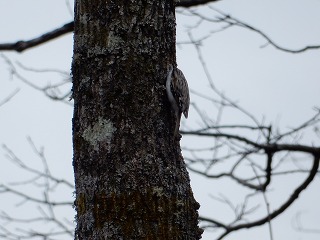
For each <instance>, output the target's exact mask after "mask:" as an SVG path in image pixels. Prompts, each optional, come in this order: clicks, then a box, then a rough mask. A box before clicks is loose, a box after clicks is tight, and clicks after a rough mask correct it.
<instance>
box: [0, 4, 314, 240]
mask: <svg viewBox="0 0 320 240" xmlns="http://www.w3.org/2000/svg"><path fill="white" fill-rule="evenodd" d="M66 2H68V1H65V0H55V1H53V0H28V1H21V0H10V1H7V0H0V19H1V20H0V29H1V33H0V42H1V43H4V42H13V41H16V40H20V39H30V38H33V37H36V36H38V35H40V34H41V33H43V32H46V31H49V30H52V29H54V28H56V27H59V26H61V25H63V24H65V23H67V22H69V21H70V20H72V15H71V13H70V11H69V10H68V7H67V5H66ZM71 2H72V1H71ZM212 6H214V7H216V8H218V9H220V10H222V11H224V12H226V13H229V14H230V15H232V16H233V17H235V18H238V19H239V20H242V21H244V22H246V23H248V24H250V25H252V26H254V27H256V28H258V29H260V30H262V31H263V32H265V33H266V34H267V35H268V36H269V37H270V38H271V39H273V40H274V41H275V42H276V43H277V44H279V45H281V46H282V47H286V48H289V49H299V48H302V47H304V46H306V45H316V44H317V45H319V44H320V27H319V23H320V14H319V10H320V1H319V0H308V1H298V0H290V1H289V0H281V1H275V0H273V1H257V0H246V1H245V0H243V1H239V0H223V1H220V2H219V3H216V4H213V5H212ZM71 8H72V7H71ZM180 10H181V9H180ZM197 11H199V12H201V13H203V14H206V15H207V16H211V17H212V16H213V15H212V11H210V10H208V9H206V8H205V7H203V8H197ZM194 22H195V18H192V17H186V16H182V15H179V14H178V15H177V42H183V41H187V40H188V35H187V33H186V26H191V25H192V24H194ZM213 30H217V27H216V25H213V24H205V23H204V24H202V25H201V26H200V28H198V29H197V30H196V31H194V33H193V36H194V38H195V39H197V38H198V37H199V36H204V35H206V34H207V33H208V32H209V31H213ZM265 43H266V41H265V39H263V38H262V37H261V36H259V35H258V34H255V33H253V32H250V31H248V30H246V29H241V28H237V27H234V28H231V29H229V30H227V31H224V32H220V33H216V34H214V35H212V36H211V37H210V38H208V39H207V40H205V41H204V42H203V45H202V48H201V50H202V52H203V56H204V59H205V61H206V64H207V67H208V68H209V70H210V74H211V76H212V78H213V81H214V83H215V84H216V86H217V88H219V89H220V90H221V91H223V92H224V93H225V94H226V95H227V96H228V97H229V98H231V99H233V100H236V101H237V102H238V103H240V104H241V105H242V106H243V107H244V108H246V109H247V110H248V111H250V112H251V113H253V114H254V115H255V116H256V117H257V118H258V119H262V118H263V117H265V121H266V123H273V124H276V125H277V126H279V127H281V128H282V129H288V128H289V127H294V126H297V125H299V124H301V123H302V122H303V121H305V120H307V119H308V118H310V117H311V116H312V115H313V114H314V110H313V107H315V106H317V105H318V106H319V89H320V86H319V85H320V84H319V79H320V71H319V69H320V68H319V59H320V50H313V51H307V52H305V53H302V54H290V53H285V52H282V51H279V50H276V49H275V48H274V47H272V46H267V47H265V48H261V46H262V45H264V44H265ZM4 54H5V56H7V57H8V58H9V59H11V60H12V61H13V62H15V61H19V62H21V63H23V64H24V65H25V66H28V67H32V68H37V69H51V68H54V69H61V70H65V71H69V69H70V65H71V58H72V35H71V34H69V35H67V36H64V37H61V38H59V39H57V40H55V41H51V42H49V43H47V44H44V45H41V46H39V47H37V48H34V49H31V50H27V51H26V52H24V53H22V54H18V53H9V52H6V53H4ZM177 61H178V65H179V67H180V68H181V69H182V70H183V71H184V74H185V75H186V77H187V79H188V81H189V87H190V88H192V89H194V90H197V91H199V92H203V93H209V91H208V81H207V80H206V77H205V75H204V72H203V70H202V68H201V65H200V62H199V59H198V57H197V54H196V52H195V49H194V47H193V46H191V45H189V44H184V45H179V47H177ZM21 73H23V76H25V77H27V78H28V79H30V80H32V81H33V82H34V83H37V84H39V85H41V86H46V85H47V84H48V83H51V84H53V83H55V82H56V79H60V76H59V75H57V74H35V73H30V72H28V71H22V72H21ZM0 79H1V86H2V87H1V88H0V102H1V100H2V99H4V98H5V97H6V96H8V95H10V94H11V93H12V92H14V91H15V90H16V89H20V91H19V92H18V93H17V94H16V95H15V97H14V98H13V99H12V100H11V101H10V102H8V103H7V104H5V105H3V106H2V107H1V108H0V115H1V118H0V142H1V144H6V145H7V146H8V147H9V148H11V149H12V150H13V151H14V152H15V154H17V155H18V156H20V157H21V159H23V160H25V161H26V162H27V163H28V164H30V165H31V166H36V167H37V166H41V162H40V160H39V159H38V158H37V157H36V156H35V154H34V153H33V151H32V149H31V148H30V145H29V144H28V141H27V139H26V137H27V136H30V137H31V138H32V140H33V141H34V143H35V145H36V146H38V147H40V146H43V147H44V149H45V155H46V157H47V159H48V162H49V167H50V170H51V171H52V172H53V173H55V174H57V175H59V176H60V177H61V178H62V177H63V178H67V179H68V180H70V181H71V182H72V181H73V176H72V172H73V170H72V142H71V118H72V107H71V106H68V105H66V104H63V103H59V102H53V101H51V100H49V99H47V98H46V97H45V96H44V94H43V93H41V92H38V91H36V90H34V89H32V88H30V87H29V86H27V85H26V84H25V83H23V82H21V81H19V80H18V79H16V78H14V79H10V72H9V71H8V66H7V65H6V64H5V63H4V61H3V59H1V58H0ZM191 99H192V101H198V100H199V99H198V98H197V97H195V96H193V95H191ZM199 101H200V104H201V106H203V107H204V108H206V109H208V110H206V111H207V114H208V115H209V116H212V117H215V114H216V112H215V111H210V109H211V108H212V106H210V105H209V104H207V103H205V102H201V100H199ZM197 103H198V102H197ZM196 115H197V114H196V113H195V111H194V110H193V109H192V108H191V110H190V113H189V116H190V119H188V120H187V121H183V126H185V127H186V128H195V127H197V126H198V124H199V119H198V118H197V116H196ZM223 121H224V122H225V123H238V122H246V121H247V119H243V118H242V116H240V115H239V116H238V115H233V113H232V112H226V113H225V114H224V115H223ZM317 141H318V142H317ZM302 142H303V143H307V144H309V143H310V142H314V144H315V145H319V139H316V138H315V136H314V135H313V134H312V133H311V132H310V133H307V134H306V135H304V136H303V139H302ZM191 144H192V145H194V140H192V139H191V138H190V137H184V139H183V140H182V145H183V146H189V145H191ZM0 161H1V166H2V167H1V168H0V183H7V182H13V181H17V180H19V179H28V177H29V176H25V175H23V173H22V172H20V171H17V168H16V167H15V166H14V165H12V164H10V163H8V161H7V160H6V158H5V151H4V150H3V149H2V148H1V149H0ZM301 164H303V165H304V166H308V163H305V162H302V163H301ZM244 174H245V173H244ZM302 180H304V177H301V178H300V177H298V178H295V179H279V182H276V183H274V184H273V185H272V192H271V193H270V200H271V203H272V206H277V204H279V203H280V202H281V201H283V200H284V199H286V198H287V194H288V189H289V188H290V187H292V186H294V185H293V184H294V183H298V182H300V181H302ZM191 181H192V186H193V191H194V193H195V197H196V199H197V200H198V201H199V202H200V203H201V209H200V213H202V214H204V215H206V216H208V217H210V216H213V217H214V218H216V219H225V220H226V221H227V219H228V217H229V216H232V212H230V210H228V209H227V208H226V207H225V206H222V205H221V204H219V203H217V202H216V201H214V200H212V198H211V197H210V195H209V194H213V195H218V194H219V193H222V194H224V195H225V196H228V197H229V198H230V199H233V200H234V201H235V203H237V201H238V198H241V197H240V196H241V195H242V192H241V189H238V188H236V187H234V184H232V183H231V182H230V181H227V180H221V181H220V180H219V181H210V182H209V181H207V180H206V179H204V178H202V177H199V176H196V175H194V174H191ZM319 183H320V182H319V179H318V178H317V179H316V180H315V181H314V183H313V184H312V185H311V186H310V188H309V189H307V191H304V192H303V193H302V195H301V197H300V198H299V201H298V202H297V203H295V204H294V205H293V206H292V207H290V209H289V210H288V212H287V213H285V214H284V215H283V216H281V217H280V218H278V219H276V220H275V221H274V222H273V224H272V226H273V232H274V239H292V240H295V239H297V240H298V239H308V240H315V239H319V234H305V233H300V232H296V231H294V230H293V228H292V222H293V219H294V216H295V215H296V214H297V213H298V212H299V211H303V215H302V220H303V222H304V223H305V226H307V227H314V228H315V227H318V226H317V224H315V223H319V221H320V219H319V216H320V208H319V202H320V194H319V191H318V190H317V189H319ZM23 189H25V188H23ZM30 191H34V188H30ZM35 194H36V193H35ZM56 197H57V198H63V199H71V201H72V192H70V190H69V189H62V190H61V191H60V192H59V193H58V194H57V196H56ZM14 199H15V198H13V197H12V196H9V195H5V197H2V196H1V197H0V206H5V208H6V209H8V211H9V210H10V212H11V213H13V214H14V213H15V210H16V209H15V208H14V207H12V206H13V205H12V201H14V203H16V202H19V201H17V200H14ZM239 201H240V199H239ZM257 201H259V203H260V204H262V205H263V199H262V196H261V198H260V199H258V198H257ZM273 204H274V205H273ZM30 206H31V205H28V204H25V205H22V206H21V207H20V209H21V212H20V214H21V215H22V216H23V215H25V216H27V215H28V214H30ZM263 209H264V208H263V207H261V212H258V213H257V215H259V214H260V215H261V214H264V213H265V212H263ZM32 211H34V210H31V212H32ZM65 212H67V213H68V216H66V217H69V218H70V220H71V221H72V220H73V210H72V209H71V210H63V211H61V213H60V214H61V215H63V214H65ZM212 236H216V234H215V233H212V232H208V233H205V234H204V235H203V239H204V240H209V239H213V238H212ZM226 239H230V240H236V239H237V240H239V239H259V240H264V239H266V240H267V239H270V238H269V234H268V229H267V226H262V227H259V228H255V229H250V230H248V231H246V230H244V231H240V232H236V233H235V234H231V235H230V236H229V237H227V238H226Z"/></svg>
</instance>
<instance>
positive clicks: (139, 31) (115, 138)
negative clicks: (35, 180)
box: [72, 0, 202, 240]
mask: <svg viewBox="0 0 320 240" xmlns="http://www.w3.org/2000/svg"><path fill="white" fill-rule="evenodd" d="M74 27H75V32H74V56H73V65H72V74H73V98H74V117H73V144H74V159H73V165H74V173H75V183H76V200H75V207H76V211H77V216H76V221H77V227H76V231H75V239H85V240H90V239H139V240H140V239H200V238H201V232H202V231H201V230H200V229H199V228H198V213H197V209H198V208H199V204H198V203H197V202H196V201H195V199H194V197H193V193H192V190H191V187H190V180H189V176H188V172H187V171H186V167H185V164H184V161H183V158H182V155H181V150H180V145H179V141H177V140H174V138H173V134H174V132H173V130H174V115H173V113H172V112H171V109H170V105H169V102H168V100H167V97H166V92H165V80H166V73H167V66H168V64H170V63H172V64H175V60H176V59H175V6H174V1H173V0H158V1H152V0H140V1H128V0H108V1H102V0H92V1H75V24H74Z"/></svg>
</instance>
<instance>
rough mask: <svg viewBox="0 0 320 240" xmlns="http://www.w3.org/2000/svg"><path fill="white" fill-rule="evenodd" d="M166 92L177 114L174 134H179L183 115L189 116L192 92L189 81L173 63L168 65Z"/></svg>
mask: <svg viewBox="0 0 320 240" xmlns="http://www.w3.org/2000/svg"><path fill="white" fill-rule="evenodd" d="M166 92H167V96H168V100H169V102H170V105H171V109H172V110H173V112H174V114H175V121H176V124H175V129H174V136H178V133H179V127H180V120H181V115H182V114H183V115H184V117H185V118H188V113H189V105H190V94H189V87H188V82H187V80H186V78H185V76H184V74H183V73H182V71H181V70H180V69H178V68H177V67H173V66H172V65H171V64H170V65H169V66H168V74H167V80H166Z"/></svg>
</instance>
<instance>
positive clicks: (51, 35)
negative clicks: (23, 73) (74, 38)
mask: <svg viewBox="0 0 320 240" xmlns="http://www.w3.org/2000/svg"><path fill="white" fill-rule="evenodd" d="M73 27H74V24H73V22H69V23H67V24H65V25H63V26H62V27H60V28H57V29H55V30H53V31H50V32H47V33H45V34H43V35H41V36H39V37H36V38H34V39H31V40H26V41H18V42H16V43H2V44H0V51H16V52H23V51H24V50H27V49H29V48H32V47H35V46H38V45H40V44H43V43H46V42H48V41H51V40H53V39H56V38H58V37H60V36H62V35H64V34H67V33H70V32H72V31H73Z"/></svg>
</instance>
